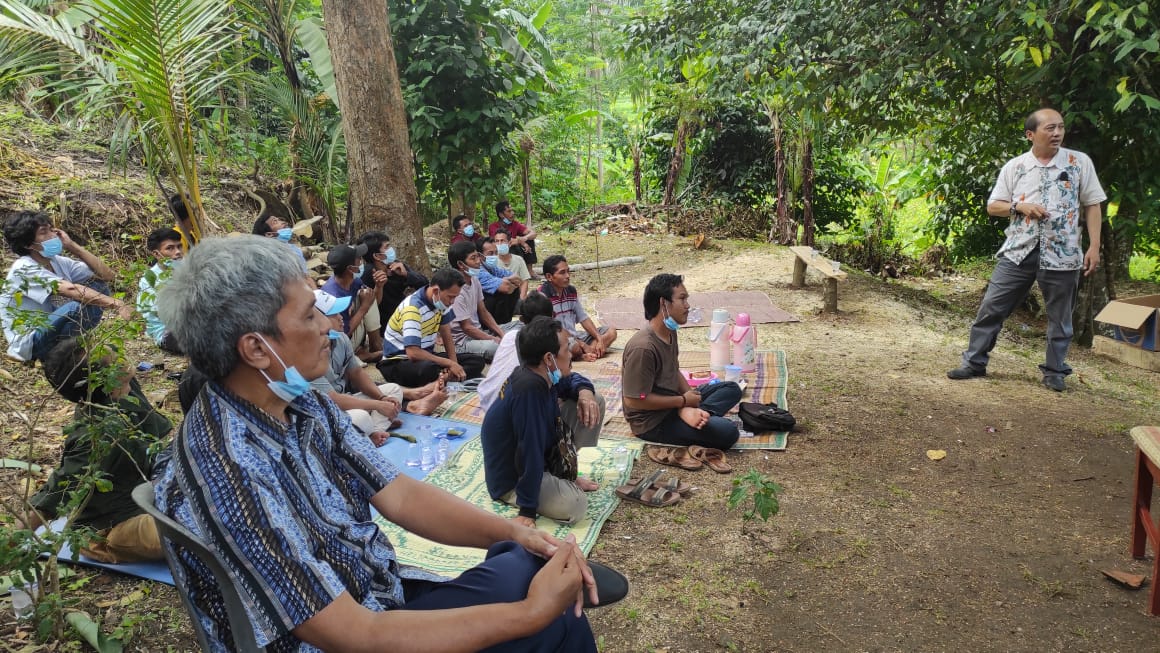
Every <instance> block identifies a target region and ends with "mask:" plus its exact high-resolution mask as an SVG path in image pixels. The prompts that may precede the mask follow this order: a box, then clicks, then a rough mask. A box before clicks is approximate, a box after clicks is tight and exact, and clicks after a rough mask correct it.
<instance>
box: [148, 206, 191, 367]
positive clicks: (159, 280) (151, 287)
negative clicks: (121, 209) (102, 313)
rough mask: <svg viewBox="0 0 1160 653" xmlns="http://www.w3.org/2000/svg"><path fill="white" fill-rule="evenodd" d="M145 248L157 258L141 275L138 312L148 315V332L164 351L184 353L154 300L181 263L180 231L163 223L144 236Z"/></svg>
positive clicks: (182, 255)
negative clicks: (159, 313) (158, 314)
mask: <svg viewBox="0 0 1160 653" xmlns="http://www.w3.org/2000/svg"><path fill="white" fill-rule="evenodd" d="M145 249H147V250H149V253H150V254H151V255H152V256H153V259H154V260H156V261H157V262H156V263H155V264H154V265H153V267H151V268H149V271H148V272H146V273H145V274H144V275H142V276H141V280H140V281H139V282H137V312H138V313H140V314H141V317H143V318H145V333H147V334H149V337H150V338H152V339H153V342H154V343H156V344H157V346H158V347H160V348H161V350H162V351H166V352H169V353H170V354H176V355H178V356H181V346H180V345H178V344H177V339H176V338H174V337H173V334H172V333H170V332H169V330H168V329H166V328H165V325H164V324H163V323H162V322H161V318H159V317H157V311H156V310H154V307H153V305H154V303H156V301H157V289H158V288H160V287H161V286H163V285H165V282H166V281H167V280H168V279H169V274H170V273H171V272H172V271H173V266H175V265H178V264H179V263H181V259H182V257H184V256H185V251H184V250H183V249H182V248H181V234H180V233H178V231H177V230H176V229H171V228H169V227H162V228H160V229H154V230H153V231H152V232H150V233H149V237H148V238H146V239H145Z"/></svg>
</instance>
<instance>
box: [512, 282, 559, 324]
mask: <svg viewBox="0 0 1160 653" xmlns="http://www.w3.org/2000/svg"><path fill="white" fill-rule="evenodd" d="M517 310H518V311H519V313H520V322H523V323H524V324H527V323H528V322H531V321H532V319H533V318H536V317H539V316H541V315H542V316H544V317H552V315H553V312H552V300H550V299H548V296H547V295H545V294H544V293H542V292H540V291H538V290H533V291H531V292H529V293H528V296H527V297H524V298H523V299H522V300H520V305H519V307H518V309H517Z"/></svg>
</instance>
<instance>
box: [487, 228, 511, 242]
mask: <svg viewBox="0 0 1160 653" xmlns="http://www.w3.org/2000/svg"><path fill="white" fill-rule="evenodd" d="M500 234H503V235H505V236H507V237H508V240H511V239H512V232H510V231H508V230H507V229H505V228H503V227H500V228H499V229H496V230H495V233H494V234H492V235H491V237H492V239H495V237H496V236H498V235H500Z"/></svg>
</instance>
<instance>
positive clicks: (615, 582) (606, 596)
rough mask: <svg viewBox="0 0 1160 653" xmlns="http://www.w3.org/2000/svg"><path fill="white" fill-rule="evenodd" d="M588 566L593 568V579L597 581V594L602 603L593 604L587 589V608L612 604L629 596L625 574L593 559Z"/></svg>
mask: <svg viewBox="0 0 1160 653" xmlns="http://www.w3.org/2000/svg"><path fill="white" fill-rule="evenodd" d="M588 568H589V569H591V570H592V579H593V580H595V581H596V595H597V599H598V600H599V601H600V603H599V604H597V605H592V603H591V602H590V601H589V600H588V592H587V591H585V592H584V608H585V609H588V608H602V607H604V606H606V605H612V604H613V603H616V602H617V601H619V600H621V599H623V598H624V597H626V596H628V579H627V578H625V577H624V574H622V573H620V572H619V571H616V570H615V569H611V568H609V567H605V566H604V565H602V564H600V563H599V562H592V561H591V560H589V561H588Z"/></svg>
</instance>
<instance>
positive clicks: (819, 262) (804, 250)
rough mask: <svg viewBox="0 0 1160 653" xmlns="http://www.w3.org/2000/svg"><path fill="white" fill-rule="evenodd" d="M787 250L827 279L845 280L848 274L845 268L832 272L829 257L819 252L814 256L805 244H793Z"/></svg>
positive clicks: (832, 267)
mask: <svg viewBox="0 0 1160 653" xmlns="http://www.w3.org/2000/svg"><path fill="white" fill-rule="evenodd" d="M789 251H791V252H793V254H794V256H796V257H798V260H800V261H802V262H804V263H805V264H806V265H808V266H809V267H811V268H813V269H815V270H817V271H818V272H820V273H821V274H822V276H824V277H826V278H827V279H838V280H840V281H845V279H846V277H847V276H848V275H847V274H846V271H845V270H839V271H837V272H834V266H833V263H832V262H831V261H830V259H828V258H826V257H824V256H822V255H821V254H817V255H816V256H815V255H814V251H813V250H812V249H811V248H809V247H806V246H805V245H793V246H791V247H790V248H789Z"/></svg>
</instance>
